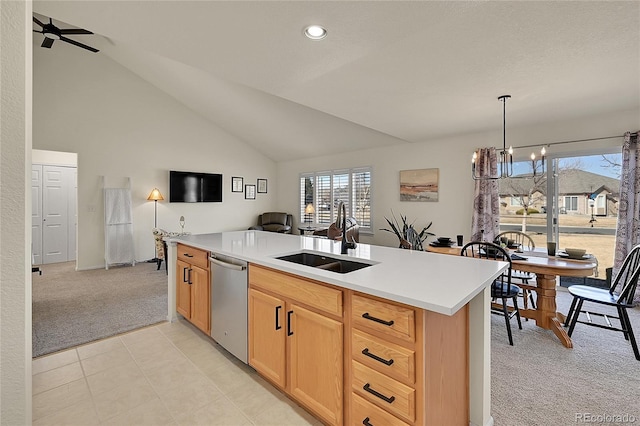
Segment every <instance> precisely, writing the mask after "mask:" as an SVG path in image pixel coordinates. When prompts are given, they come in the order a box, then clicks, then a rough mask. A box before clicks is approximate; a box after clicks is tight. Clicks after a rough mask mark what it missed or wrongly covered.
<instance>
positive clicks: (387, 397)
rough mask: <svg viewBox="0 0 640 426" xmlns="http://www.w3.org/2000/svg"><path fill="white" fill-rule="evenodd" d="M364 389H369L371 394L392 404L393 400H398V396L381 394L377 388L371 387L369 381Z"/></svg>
mask: <svg viewBox="0 0 640 426" xmlns="http://www.w3.org/2000/svg"><path fill="white" fill-rule="evenodd" d="M362 389H364V390H366V391H367V392H369V393H370V394H371V395H375V396H377V397H378V398H380V399H381V400H383V401H385V402H388V403H389V404H391V403H392V402H393V401H395V400H396V397H395V396H391V397H389V396H385V395H383V394H381V393H380V392H378V391H376V390H373V389H371V386H370V385H369V383H367V384H366V385H364V386H363V387H362Z"/></svg>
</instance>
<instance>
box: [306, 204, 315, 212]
mask: <svg viewBox="0 0 640 426" xmlns="http://www.w3.org/2000/svg"><path fill="white" fill-rule="evenodd" d="M315 212H316V209H314V208H313V204H311V203H309V204H307V207H305V208H304V213H305V214H314V213H315Z"/></svg>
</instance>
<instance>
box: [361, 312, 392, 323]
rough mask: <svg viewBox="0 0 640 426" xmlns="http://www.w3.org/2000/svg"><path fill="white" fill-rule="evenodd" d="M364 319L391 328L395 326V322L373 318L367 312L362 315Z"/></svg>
mask: <svg viewBox="0 0 640 426" xmlns="http://www.w3.org/2000/svg"><path fill="white" fill-rule="evenodd" d="M362 318H364V319H368V320H371V321H375V322H379V323H380V324H384V325H388V326H389V327H391V326H392V325H393V320H391V321H385V320H381V319H380V318H376V317H372V316H371V315H369V312H365V313H364V314H362Z"/></svg>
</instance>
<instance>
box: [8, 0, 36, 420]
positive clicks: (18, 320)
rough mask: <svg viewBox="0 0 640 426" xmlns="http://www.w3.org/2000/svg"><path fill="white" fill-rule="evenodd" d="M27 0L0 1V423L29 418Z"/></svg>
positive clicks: (29, 147) (29, 175)
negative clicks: (0, 242)
mask: <svg viewBox="0 0 640 426" xmlns="http://www.w3.org/2000/svg"><path fill="white" fill-rule="evenodd" d="M31 15H32V5H31V2H25V1H0V66H1V72H0V91H1V94H2V96H0V139H1V140H0V241H2V244H1V245H0V424H3V425H28V424H31V270H30V267H31V256H30V247H31V193H30V187H31V167H30V163H31V99H32V97H31V34H32V33H31V27H32V23H31Z"/></svg>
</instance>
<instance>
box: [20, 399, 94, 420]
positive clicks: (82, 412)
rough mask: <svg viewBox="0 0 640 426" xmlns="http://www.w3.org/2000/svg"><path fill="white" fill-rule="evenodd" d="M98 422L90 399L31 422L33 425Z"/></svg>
mask: <svg viewBox="0 0 640 426" xmlns="http://www.w3.org/2000/svg"><path fill="white" fill-rule="evenodd" d="M98 424H100V421H99V420H98V415H97V414H96V410H95V408H94V406H93V403H92V402H91V400H84V401H80V402H78V403H76V404H73V405H71V406H69V407H66V408H63V409H61V410H58V411H56V412H54V413H52V414H50V415H48V416H46V417H42V418H40V419H38V420H35V421H34V422H33V423H32V425H33V426H50V425H51V426H53V425H56V426H59V425H77V426H80V425H82V426H93V425H98Z"/></svg>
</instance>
